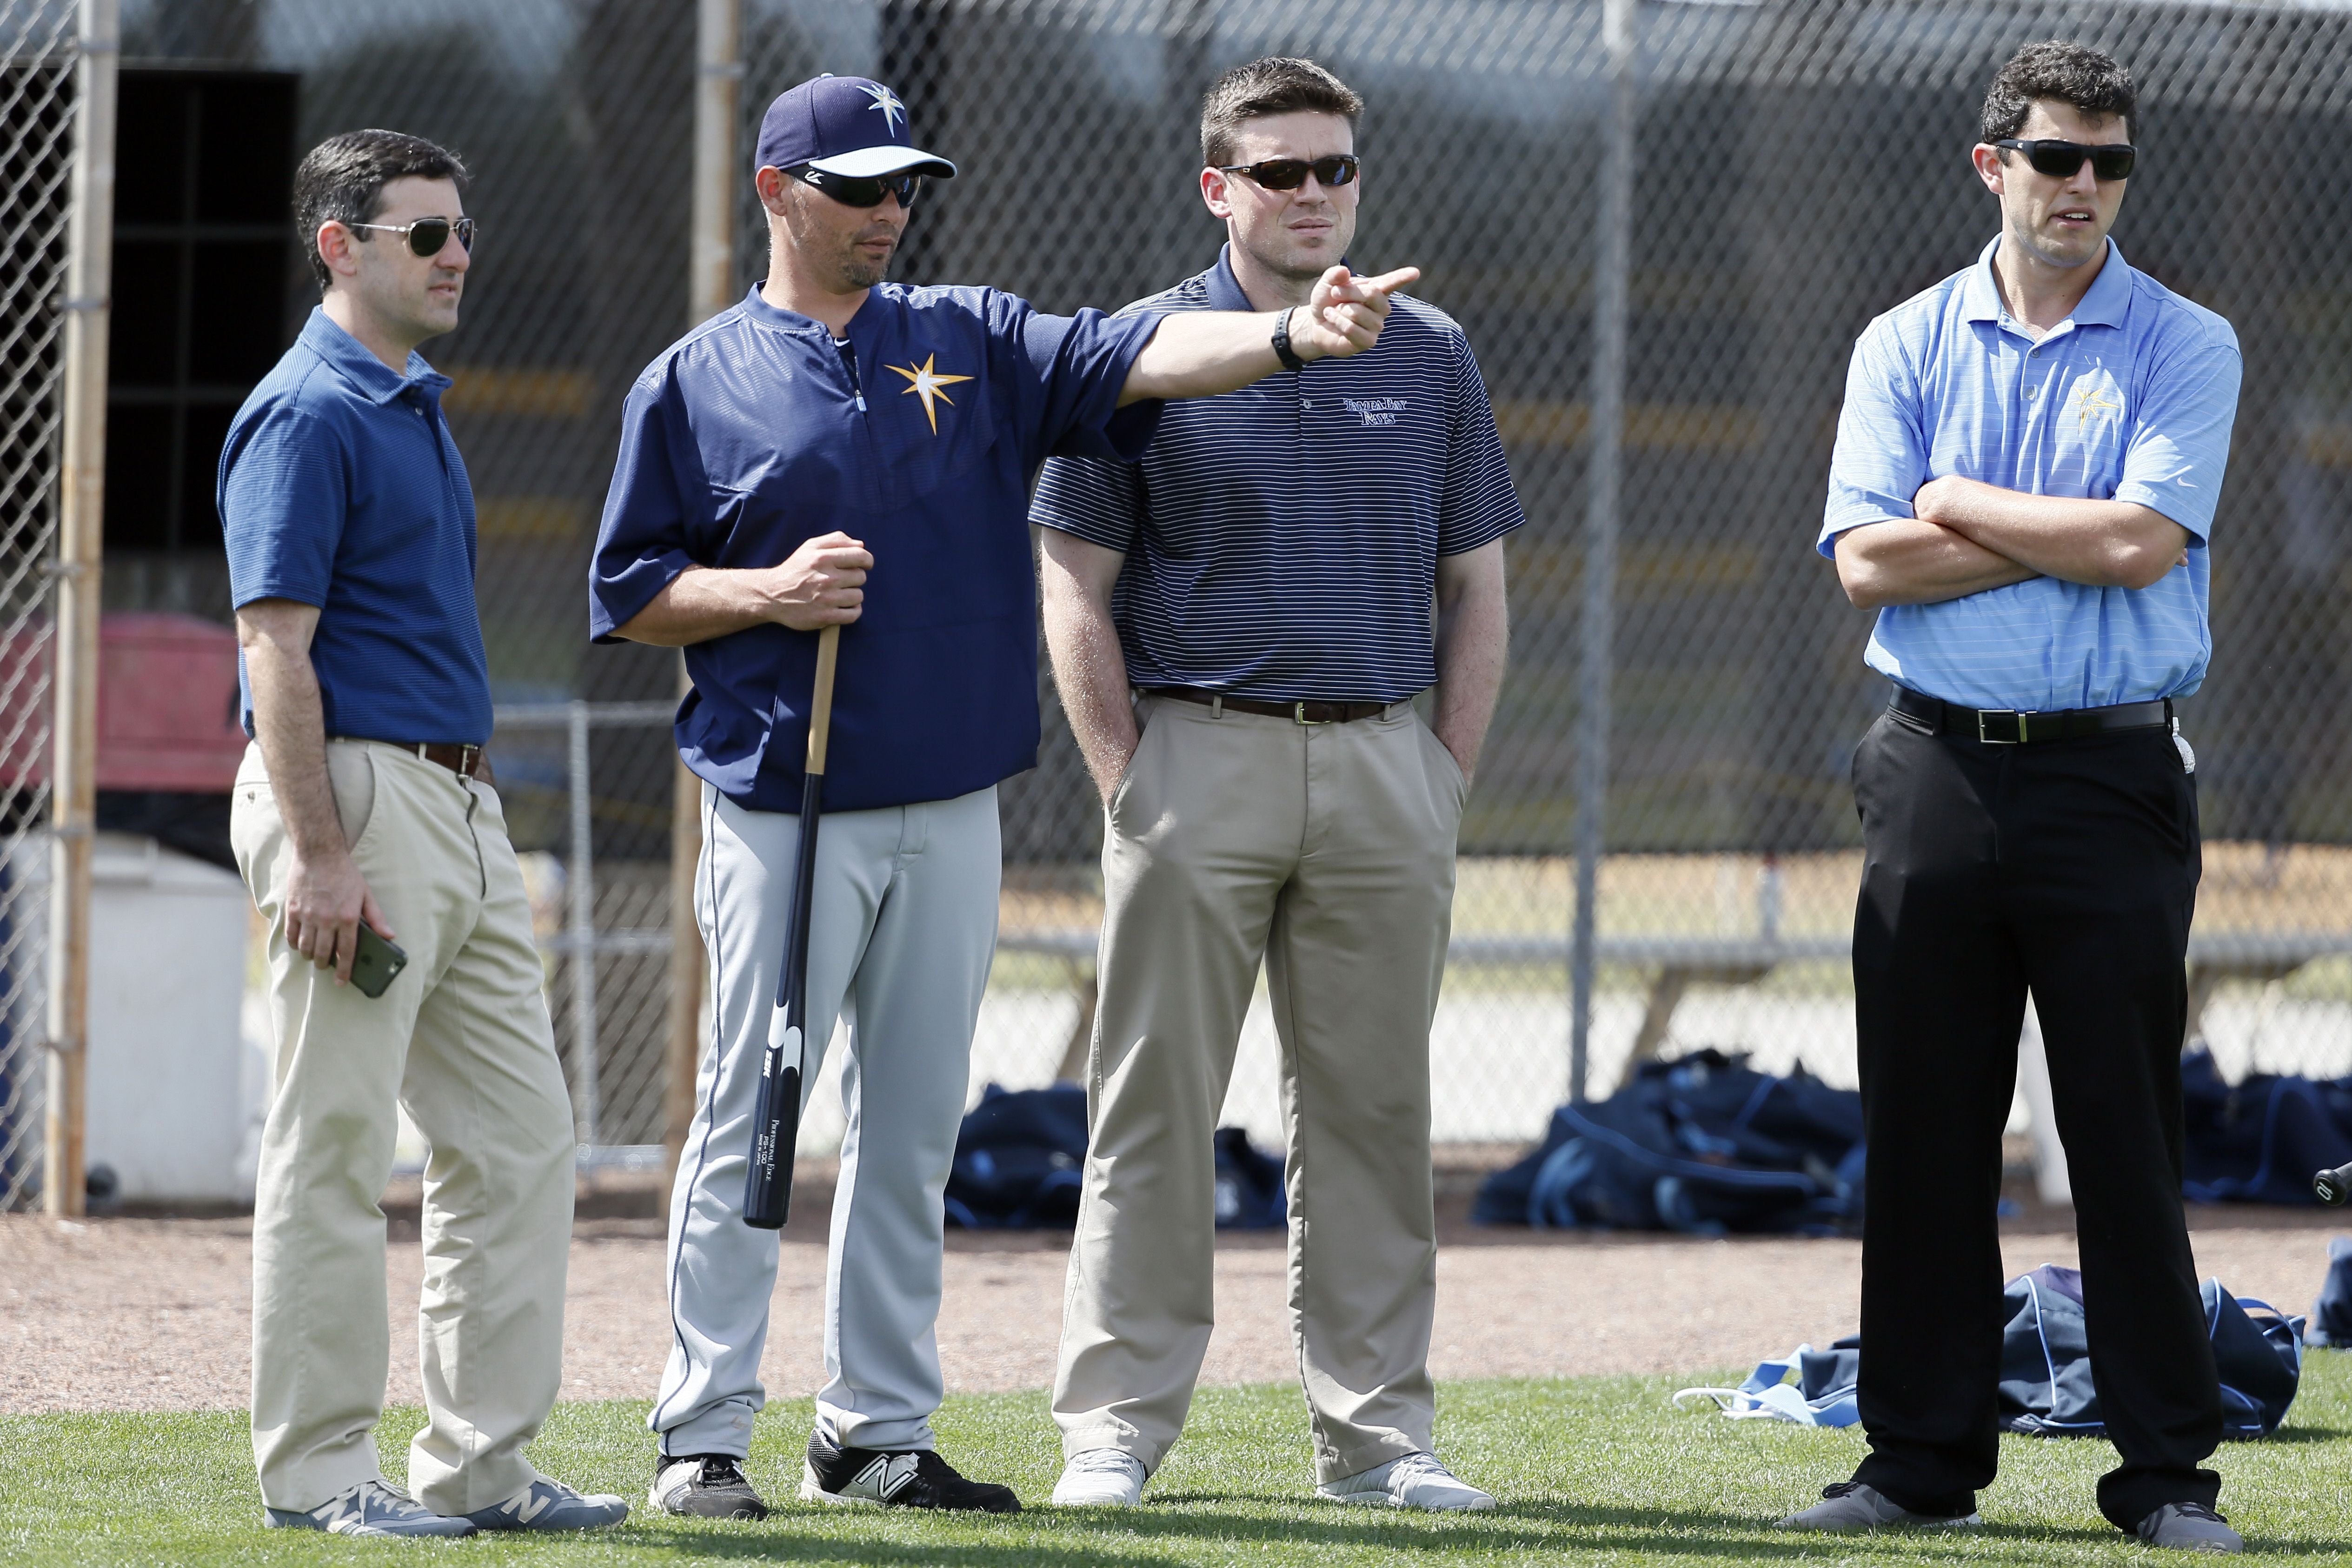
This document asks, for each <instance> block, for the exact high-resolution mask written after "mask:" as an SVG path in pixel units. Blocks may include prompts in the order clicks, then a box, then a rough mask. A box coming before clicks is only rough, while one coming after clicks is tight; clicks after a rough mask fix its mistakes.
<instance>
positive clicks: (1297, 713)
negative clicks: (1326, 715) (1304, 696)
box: [1290, 702, 1331, 724]
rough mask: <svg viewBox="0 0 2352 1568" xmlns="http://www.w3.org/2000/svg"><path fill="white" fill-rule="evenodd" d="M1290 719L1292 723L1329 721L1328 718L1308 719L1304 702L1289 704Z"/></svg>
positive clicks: (1323, 722)
mask: <svg viewBox="0 0 2352 1568" xmlns="http://www.w3.org/2000/svg"><path fill="white" fill-rule="evenodd" d="M1290 721H1291V722H1292V723H1294V724H1328V723H1329V722H1331V721H1330V720H1328V719H1309V718H1308V717H1307V704H1306V703H1304V702H1293V703H1292V704H1291V705H1290Z"/></svg>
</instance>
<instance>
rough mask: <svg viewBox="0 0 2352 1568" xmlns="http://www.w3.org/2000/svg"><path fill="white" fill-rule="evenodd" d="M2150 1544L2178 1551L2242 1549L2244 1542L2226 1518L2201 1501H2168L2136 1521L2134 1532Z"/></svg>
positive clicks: (2227, 1550) (2241, 1550) (2235, 1550)
mask: <svg viewBox="0 0 2352 1568" xmlns="http://www.w3.org/2000/svg"><path fill="white" fill-rule="evenodd" d="M2135 1533H2137V1535H2138V1536H2139V1538H2140V1539H2141V1540H2142V1541H2145V1542H2147V1543H2148V1544H2149V1545H2150V1546H2169V1547H2171V1548H2173V1549H2174V1550H2175V1551H2179V1552H2243V1551H2244V1550H2245V1549H2246V1543H2245V1541H2244V1540H2243V1539H2242V1537H2240V1535H2239V1534H2238V1532H2237V1531H2234V1530H2231V1528H2230V1521H2228V1520H2226V1519H2224V1518H2222V1517H2221V1515H2220V1514H2218V1513H2215V1512H2214V1511H2213V1510H2211V1509H2210V1508H2207V1507H2206V1506H2205V1505H2204V1504H2203V1503H2201V1502H2168V1503H2166V1504H2165V1505H2164V1506H2163V1507H2162V1508H2160V1509H2158V1510H2156V1511H2155V1512H2154V1513H2152V1514H2149V1515H2148V1516H2147V1518H2146V1519H2143V1520H2141V1521H2139V1529H2138V1530H2137V1531H2136V1532H2135Z"/></svg>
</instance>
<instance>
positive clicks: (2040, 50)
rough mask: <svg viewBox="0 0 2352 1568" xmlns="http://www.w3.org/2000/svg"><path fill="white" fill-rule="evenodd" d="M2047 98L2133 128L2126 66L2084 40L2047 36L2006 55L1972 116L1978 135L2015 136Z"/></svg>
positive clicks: (2135, 112) (2134, 97) (2135, 102)
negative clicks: (1981, 106)
mask: <svg viewBox="0 0 2352 1568" xmlns="http://www.w3.org/2000/svg"><path fill="white" fill-rule="evenodd" d="M2048 99H2055V100H2058V101H2060V102H2063V103H2071V104H2073V105H2074V108H2075V109H2076V110H2078V111H2080V112H2081V113H2084V114H2086V115H2089V116H2091V117H2092V118H2093V119H2097V120H2104V119H2106V118H2108V117H2110V116H2114V117H2116V118H2120V119H2121V120H2123V121H2125V123H2126V127H2127V128H2128V130H2129V131H2134V132H2136V131H2137V130H2138V129H2139V91H2138V89H2137V88H2135V87H2134V86H2133V85H2132V79H2131V72H2129V71H2127V70H2126V69H2124V68H2123V67H2122V66H2121V65H2119V64H2117V63H2116V58H2115V57H2114V56H2113V55H2103V54H2101V53H2100V52H2099V51H2098V50H2096V49H2095V48H2092V47H2090V46H2089V45H2087V44H2076V43H2070V42H2068V41H2067V40H2066V39H2063V38H2050V39H2047V40H2045V41H2043V42H2042V43H2039V44H2028V45H2026V46H2025V47H2023V48H2021V49H2020V50H2018V51H2017V53H2015V54H2013V55H2011V56H2010V57H2009V63H2008V64H2007V65H2005V66H2003V67H2001V68H2000V71H1999V73H1998V74H1996V75H1995V76H1994V77H1993V79H1992V85H1991V86H1990V87H1989V88H1987V89H1985V100H1984V111H1983V113H1982V114H1981V116H1979V121H1978V128H1979V131H1981V132H1982V133H1983V135H1982V140H1984V141H1987V142H2004V141H2007V140H2008V139H2010V138H2011V137H2012V136H2015V135H2016V134H2017V133H2018V132H2019V131H2020V130H2021V129H2022V128H2023V126H2024V124H2025V117H2026V116H2027V115H2029V114H2031V113H2032V112H2033V106H2034V104H2035V103H2036V102H2037V101H2040V100H2048Z"/></svg>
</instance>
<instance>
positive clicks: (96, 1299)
mask: <svg viewBox="0 0 2352 1568" xmlns="http://www.w3.org/2000/svg"><path fill="white" fill-rule="evenodd" d="M829 1196H830V1194H829V1193H827V1192H826V1191H825V1190H824V1188H823V1187H822V1186H821V1185H820V1186H818V1187H816V1188H815V1189H814V1191H807V1192H804V1193H803V1195H802V1197H801V1199H800V1201H799V1202H798V1203H797V1204H796V1205H795V1206H796V1213H795V1215H794V1223H793V1226H792V1228H791V1229H790V1230H789V1231H787V1232H786V1233H785V1242H784V1246H783V1249H782V1264H781V1266H780V1268H779V1270H778V1275H777V1280H776V1296H775V1310H774V1318H773V1322H774V1330H773V1331H772V1334H771V1336H770V1339H769V1342H768V1350H767V1356H766V1360H765V1362H764V1363H763V1373H764V1376H765V1378H766V1380H767V1384H768V1387H769V1389H770V1391H771V1392H772V1394H776V1395H777V1396H779V1397H786V1396H792V1395H803V1394H810V1393H813V1392H814V1390H815V1389H816V1387H817V1385H818V1384H819V1383H820V1382H821V1380H822V1370H821V1365H820V1361H819V1347H818V1342H817V1329H816V1312H817V1308H818V1304H819V1302H820V1301H821V1300H823V1290H824V1246H823V1237H824V1218H825V1209H826V1207H827V1204H826V1201H825V1200H826V1199H827V1198H828V1197H829ZM596 1206H599V1205H587V1206H585V1207H584V1208H583V1214H589V1215H593V1213H594V1210H595V1207H596ZM602 1206H605V1207H611V1206H614V1205H602ZM1463 1206H1464V1205H1463V1202H1462V1201H1461V1200H1460V1199H1459V1198H1458V1197H1457V1198H1456V1199H1455V1200H1454V1201H1452V1202H1449V1203H1448V1204H1447V1205H1445V1210H1444V1215H1443V1219H1442V1224H1441V1235H1442V1238H1443V1245H1442V1246H1441V1248H1440V1251H1439V1254H1438V1312H1437V1334H1436V1339H1435V1342H1434V1343H1433V1348H1432V1353H1431V1358H1430V1361H1431V1370H1432V1371H1433V1373H1435V1374H1436V1375H1437V1376H1438V1377H1440V1378H1462V1377H1486V1376H1507V1375H1575V1374H1580V1373H1688V1374H1690V1375H1692V1376H1696V1375H1698V1374H1700V1373H1706V1372H1708V1371H1711V1370H1714V1369H1718V1368H1722V1367H1725V1366H1730V1365H1736V1364H1739V1363H1749V1362H1753V1361H1756V1360H1759V1359H1760V1358H1762V1357H1763V1356H1766V1355H1769V1354H1776V1353H1778V1352H1782V1351H1786V1350H1788V1349H1790V1347H1791V1346H1793V1345H1795V1344H1797V1343H1798V1342H1812V1343H1815V1344H1822V1343H1825V1342H1828V1341H1829V1340H1831V1339H1834V1338H1836V1337H1837V1336H1839V1335H1841V1334H1845V1333H1850V1332H1852V1331H1853V1328H1854V1326H1855V1313H1856V1310H1857V1309H1856V1302H1857V1299H1858V1292H1859V1289H1860V1281H1861V1248H1860V1246H1859V1245H1858V1244H1857V1243H1854V1242H1851V1241H1842V1240H1790V1239H1779V1238H1757V1239H1737V1240H1719V1241H1706V1240H1693V1239H1689V1238H1686V1237H1651V1236H1593V1235H1560V1234H1558V1233H1551V1234H1541V1235H1539V1234H1533V1233H1529V1232H1526V1231H1516V1230H1481V1229H1474V1228H1472V1227H1470V1226H1467V1225H1466V1224H1465V1223H1463V1220H1462V1210H1463ZM2070 1217H2071V1216H2070V1215H2067V1214H2066V1213H2065V1212H2064V1211H2055V1212H2052V1211H2036V1210H2032V1209H2029V1210H2028V1212H2027V1213H2025V1214H2024V1215H2021V1216H2020V1218H2018V1219H2017V1220H2014V1221H2011V1222H2010V1223H2009V1225H2008V1226H2006V1233H2005V1237H2004V1244H2003V1247H2004V1252H2005V1255H2006V1257H2007V1259H2008V1262H2009V1266H2010V1268H2011V1272H2017V1271H2020V1270H2022V1269H2025V1268H2032V1267H2033V1266H2034V1265H2036V1264H2039V1263H2045V1262H2056V1263H2069V1264H2071V1263H2072V1262H2074V1236H2073V1234H2072V1233H2071V1231H2069V1230H2068V1229H2067V1228H2066V1226H2067V1224H2068V1222H2069V1219H2070ZM2190 1227H2191V1232H2192V1235H2193V1237H2194V1239H2195V1243H2196V1247H2197V1261H2198V1267H2199V1269H2200V1272H2201V1273H2204V1274H2212V1275H2219V1276H2220V1277H2221V1279H2222V1281H2223V1282H2224V1283H2225V1284H2227V1285H2229V1286H2230V1288H2231V1289H2233V1290H2235V1291H2237V1292H2238V1293H2239V1294H2241V1295H2252V1296H2258V1297H2261V1298H2263V1299H2264V1300H2270V1301H2272V1302H2274V1303H2275V1304H2277V1305H2278V1306H2280V1307H2281V1308H2283V1309H2285V1310H2290V1311H2302V1310H2306V1309H2307V1307H2308V1306H2309V1303H2310V1301H2311V1299H2312V1296H2313V1294H2314V1293H2315V1291H2316V1289H2317V1288H2318V1285H2319V1280H2320V1276H2321V1274H2322V1273H2323V1271H2324V1269H2325V1267H2326V1238H2327V1236H2328V1235H2329V1233H2330V1231H2331V1230H2332V1229H2352V1219H2347V1216H2344V1215H2330V1214H2327V1213H2325V1212H2315V1211H2305V1210H2263V1209H2246V1208H2238V1209H2198V1210H2193V1211H2192V1217H2191V1220H2190ZM393 1231H394V1247H393V1255H392V1256H393V1262H392V1269H391V1278H390V1279H389V1282H388V1295H389V1300H390V1303H391V1311H392V1319H393V1322H394V1326H395V1327H394V1355H393V1369H392V1378H391V1384H390V1394H391V1397H392V1398H393V1399H394V1401H399V1402H409V1403H413V1402H415V1401H416V1400H417V1399H418V1398H419V1397H420V1394H419V1388H418V1382H417V1373H416V1363H415V1352H414V1350H413V1347H414V1345H415V1338H414V1336H413V1333H412V1331H410V1330H409V1328H408V1327H407V1325H408V1324H410V1323H412V1322H413V1321H414V1313H415V1302H416V1291H417V1284H418V1279H419V1276H420V1273H421V1259H420V1257H419V1254H418V1251H417V1248H416V1229H415V1223H414V1220H413V1218H404V1217H402V1215H400V1213H399V1211H398V1210H396V1209H395V1210H394V1223H393ZM661 1235H662V1228H661V1222H660V1221H658V1220H655V1219H650V1218H611V1217H606V1218H598V1217H583V1219H582V1220H581V1221H580V1222H579V1224H578V1226H577V1227H576V1232H575V1236H574V1239H573V1242H572V1272H571V1293H570V1305H569V1308H568V1314H569V1315H568V1320H567V1323H566V1331H565V1352H564V1385H565V1386H564V1393H565V1394H566V1396H567V1397H570V1398H576V1399H619V1398H646V1397H650V1396H651V1394H652V1393H653V1391H654V1384H655V1380H656V1378H657V1377H658V1376H659V1374H660V1372H661V1365H662V1359H663V1357H664V1356H665V1355H666V1354H667V1352H668V1348H669V1340H670V1335H669V1326H668V1322H667V1314H666V1312H665V1310H664V1307H663V1300H662V1243H661ZM951 1236H952V1239H951V1241H950V1247H949V1251H948V1258H947V1300H946V1306H945V1309H944V1310H943V1312H942V1314H941V1318H940V1362H941V1364H942V1366H943V1368H944V1369H945V1372H946V1374H947V1382H948V1386H949V1387H950V1389H957V1390H992V1389H1018V1388H1035V1387H1040V1386H1043V1385H1045V1384H1047V1383H1049V1382H1051V1381H1052V1377H1053V1367H1054V1343H1055V1333H1056V1331H1057V1330H1058V1328H1059V1326H1060V1321H1061V1303H1062V1279H1063V1268H1064V1264H1065V1260H1066V1256H1067V1251H1066V1249H1067V1247H1068V1237H1067V1234H1066V1233H1055V1232H1034V1233H1023V1234H1009V1233H995V1234H990V1235H978V1236H974V1235H968V1234H963V1233H951ZM1216 1269H1217V1303H1218V1312H1217V1330H1216V1336H1215V1338H1214V1340H1213V1342H1212V1343H1211V1345H1210V1349H1209V1357H1208V1364H1207V1367H1206V1369H1205V1374H1204V1376H1205V1381H1207V1382H1209V1383H1213V1384H1233V1383H1278V1382H1287V1381H1290V1380H1291V1379H1293V1378H1295V1377H1296V1376H1297V1361H1296V1359H1295V1357H1294V1355H1293V1352H1292V1350H1291V1346H1290V1331H1289V1325H1288V1318H1287V1308H1286V1284H1285V1279H1284V1265H1283V1253H1282V1247H1281V1238H1280V1236H1279V1234H1278V1233H1277V1234H1275V1235H1271V1236H1269V1235H1265V1234H1255V1235H1239V1236H1234V1235H1228V1236H1226V1237H1222V1238H1221V1244H1220V1246H1219V1247H1218V1249H1217V1260H1216ZM251 1270H252V1224H251V1221H250V1220H248V1219H244V1218H218V1219H120V1218H117V1219H92V1220H89V1221H85V1222H81V1223H79V1224H77V1225H69V1226H61V1225H59V1224H58V1223H57V1222H54V1221H51V1220H48V1219H45V1218H42V1217H40V1216H37V1215H0V1411H9V1412H30V1411H44V1410H183V1409H224V1408H236V1407H239V1406H242V1405H244V1404H245V1402H246V1398H247V1380H248V1378H249V1376H250V1361H249V1356H248V1351H247V1317H248V1314H249V1312H250V1310H251V1307H252V1289H251V1283H250V1278H251Z"/></svg>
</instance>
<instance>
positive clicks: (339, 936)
mask: <svg viewBox="0 0 2352 1568" xmlns="http://www.w3.org/2000/svg"><path fill="white" fill-rule="evenodd" d="M359 955H360V921H359V916H358V915H356V914H354V915H352V917H351V918H350V919H349V920H340V921H336V922H335V984H338V985H342V984H348V983H349V982H350V980H351V978H352V961H353V960H354V959H356V958H358V957H359Z"/></svg>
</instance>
